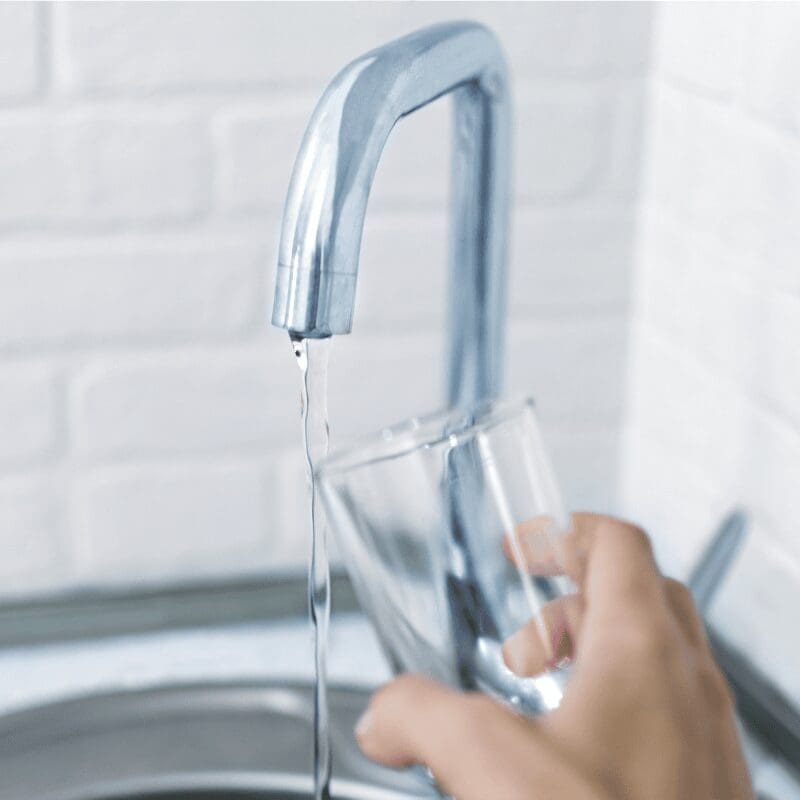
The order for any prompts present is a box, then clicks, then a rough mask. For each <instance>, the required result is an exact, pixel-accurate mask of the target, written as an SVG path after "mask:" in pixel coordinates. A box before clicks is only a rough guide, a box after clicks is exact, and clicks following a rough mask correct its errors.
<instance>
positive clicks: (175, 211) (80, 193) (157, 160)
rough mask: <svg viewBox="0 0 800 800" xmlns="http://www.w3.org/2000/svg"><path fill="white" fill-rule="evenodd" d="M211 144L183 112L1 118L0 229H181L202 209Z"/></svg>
mask: <svg viewBox="0 0 800 800" xmlns="http://www.w3.org/2000/svg"><path fill="white" fill-rule="evenodd" d="M210 168H211V151H210V143H209V141H208V137H207V136H206V135H205V134H204V131H203V129H202V128H201V127H200V126H199V125H198V124H197V122H196V120H194V119H193V118H192V117H191V116H187V115H185V114H183V113H182V112H161V111H150V110H147V111H137V112H135V113H121V112H120V113H114V114H112V113H110V112H95V111H85V112H84V111H81V112H77V111H75V112H73V111H69V112H65V113H63V114H61V113H57V114H51V113H46V112H44V111H35V112H31V113H28V112H15V113H13V114H8V115H5V116H3V117H2V118H0V176H2V181H0V225H5V226H8V225H11V224H17V225H19V224H26V225H31V224H35V223H59V224H70V225H75V224H84V225H109V224H111V223H121V222H137V223H142V222H154V221H158V222H164V221H167V220H185V219H190V218H192V217H195V216H197V215H198V214H199V213H200V212H201V211H203V210H204V209H205V203H206V200H207V197H208V194H209V182H210Z"/></svg>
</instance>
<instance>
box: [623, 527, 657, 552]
mask: <svg viewBox="0 0 800 800" xmlns="http://www.w3.org/2000/svg"><path fill="white" fill-rule="evenodd" d="M622 530H624V532H625V535H626V536H627V537H628V538H629V539H630V540H631V542H633V543H634V544H636V546H637V547H640V548H641V549H642V550H644V551H645V552H647V554H648V555H650V556H652V555H653V544H652V542H651V541H650V537H649V536H648V535H647V533H646V532H645V531H644V529H643V528H640V527H639V526H638V525H634V524H633V523H632V522H624V523H622Z"/></svg>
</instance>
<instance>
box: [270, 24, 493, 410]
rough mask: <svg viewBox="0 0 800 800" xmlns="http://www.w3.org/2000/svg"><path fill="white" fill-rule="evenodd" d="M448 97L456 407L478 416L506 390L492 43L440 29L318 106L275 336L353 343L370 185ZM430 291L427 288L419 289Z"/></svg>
mask: <svg viewBox="0 0 800 800" xmlns="http://www.w3.org/2000/svg"><path fill="white" fill-rule="evenodd" d="M450 93H452V95H453V99H454V112H455V125H454V147H453V198H454V199H453V209H452V218H451V271H450V304H449V329H450V349H449V360H450V371H449V378H448V386H447V392H448V400H449V401H450V403H451V404H454V405H467V406H471V405H473V404H475V403H476V402H479V401H481V400H483V399H487V398H489V397H492V396H494V395H495V394H496V393H497V392H498V390H499V385H500V380H501V367H502V358H503V323H504V317H505V307H504V294H505V292H504V290H505V242H506V228H507V218H508V207H507V204H508V163H507V162H508V137H509V97H508V81H507V74H506V67H505V62H504V60H503V57H502V53H501V51H500V48H499V46H498V44H497V41H496V39H495V38H494V36H493V35H492V34H491V33H490V32H489V31H488V30H487V29H486V28H484V27H482V26H480V25H478V24H475V23H470V22H456V23H448V24H443V25H436V26H433V27H430V28H426V29H424V30H421V31H418V32H416V33H413V34H410V35H409V36H406V37H403V38H402V39H398V40H397V41H395V42H391V43H389V44H387V45H385V46H384V47H381V48H378V49H377V50H373V51H372V52H370V53H367V54H366V55H364V56H362V57H361V58H359V59H357V60H356V61H354V62H353V63H351V64H350V65H349V66H347V67H345V68H344V69H343V70H342V71H341V72H340V73H339V74H338V75H337V76H336V77H335V78H334V79H333V81H332V82H331V84H330V85H329V86H328V88H327V89H326V91H325V93H324V94H323V96H322V98H321V99H320V101H319V103H318V105H317V107H316V109H315V111H314V113H313V115H312V117H311V120H310V122H309V125H308V128H307V129H306V133H305V136H304V138H303V142H302V145H301V147H300V152H299V154H298V156H297V161H296V163H295V168H294V173H293V175H292V180H291V184H290V187H289V193H288V196H287V200H286V207H285V211H284V217H283V227H282V231H281V240H280V248H279V261H278V275H277V283H276V290H275V302H274V307H273V315H272V321H273V324H275V325H277V326H279V327H282V328H286V329H288V330H289V331H290V332H293V333H295V334H297V335H299V336H303V337H325V336H331V335H335V334H340V333H349V331H350V330H351V328H352V322H353V310H354V303H355V288H356V277H357V272H358V258H359V251H360V247H361V236H362V231H363V227H364V218H365V215H366V207H367V200H368V197H369V191H370V188H371V186H372V181H373V177H374V174H375V170H376V168H377V165H378V162H379V160H380V156H381V153H382V152H383V148H384V145H385V143H386V140H387V138H388V136H389V133H390V132H391V130H392V128H393V127H394V125H395V123H396V122H397V120H398V119H400V118H401V117H403V116H405V115H407V114H410V113H413V112H414V111H416V110H417V109H418V108H420V107H422V106H424V105H426V104H427V103H429V102H431V101H433V100H436V99H437V98H439V97H441V96H443V95H445V94H450ZM420 290H421V291H425V287H424V286H423V287H420Z"/></svg>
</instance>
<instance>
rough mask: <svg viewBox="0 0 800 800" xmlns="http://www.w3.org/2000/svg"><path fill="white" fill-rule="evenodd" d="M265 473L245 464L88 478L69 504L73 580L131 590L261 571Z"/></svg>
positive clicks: (267, 501) (123, 471)
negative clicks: (74, 576) (149, 585)
mask: <svg viewBox="0 0 800 800" xmlns="http://www.w3.org/2000/svg"><path fill="white" fill-rule="evenodd" d="M266 474H267V473H265V472H264V470H263V469H262V468H260V467H258V466H257V465H250V464H244V463H242V464H237V463H233V464H227V463H216V464H198V465H188V466H185V467H183V466H173V467H170V466H164V467H154V466H148V467H143V468H140V467H136V466H132V467H127V468H118V469H115V470H110V469H105V470H99V471H92V472H90V473H88V474H86V475H85V476H83V477H81V478H80V479H79V482H78V485H77V488H76V490H75V496H74V498H73V526H74V530H75V534H74V537H75V547H76V559H77V567H76V568H77V574H78V576H79V577H80V579H81V581H82V583H83V584H84V585H87V586H100V585H126V586H134V585H142V584H145V583H157V582H160V581H169V582H174V581H192V580H200V579H205V578H211V577H220V576H223V575H230V574H241V573H243V572H250V573H252V572H258V571H261V570H263V569H266V568H267V567H268V566H269V564H270V539H269V534H270V530H271V523H272V516H271V515H272V503H273V502H274V501H273V499H272V497H271V495H270V493H269V491H268V490H269V485H270V484H269V482H268V481H267V478H266Z"/></svg>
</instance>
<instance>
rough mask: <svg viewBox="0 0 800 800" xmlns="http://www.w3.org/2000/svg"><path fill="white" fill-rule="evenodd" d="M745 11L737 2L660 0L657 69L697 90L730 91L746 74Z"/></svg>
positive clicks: (726, 94) (727, 94) (724, 94)
mask: <svg viewBox="0 0 800 800" xmlns="http://www.w3.org/2000/svg"><path fill="white" fill-rule="evenodd" d="M759 13H760V12H759ZM746 14H747V11H746V7H745V6H739V5H734V4H731V5H728V6H724V5H718V4H716V3H704V2H701V3H662V4H660V5H659V7H658V12H657V14H656V24H655V25H654V30H655V31H656V35H655V37H654V39H655V42H654V52H655V58H654V60H655V67H656V69H657V70H658V71H660V72H662V73H664V74H666V75H669V76H670V77H672V78H676V79H677V80H679V81H680V82H681V84H682V85H685V86H687V87H690V88H692V89H694V90H700V91H704V92H709V93H714V94H716V95H719V96H720V97H730V96H732V95H733V94H734V93H735V91H736V89H737V86H738V82H739V80H740V79H741V75H742V57H743V52H742V51H743V43H744V33H745V19H744V17H745V15H746Z"/></svg>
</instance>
